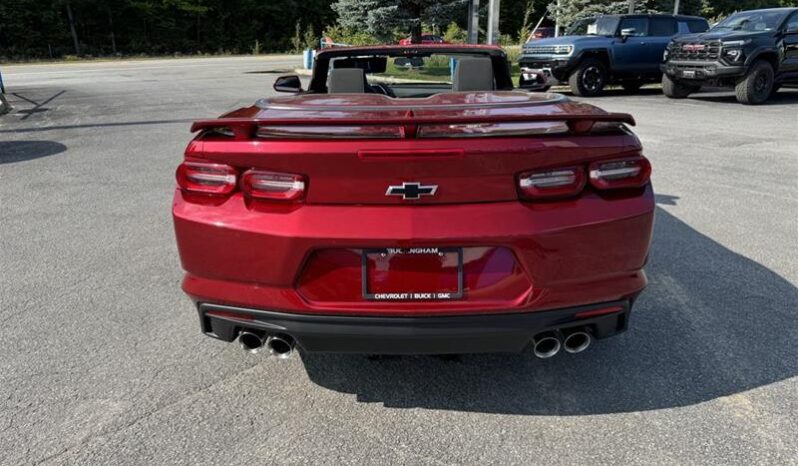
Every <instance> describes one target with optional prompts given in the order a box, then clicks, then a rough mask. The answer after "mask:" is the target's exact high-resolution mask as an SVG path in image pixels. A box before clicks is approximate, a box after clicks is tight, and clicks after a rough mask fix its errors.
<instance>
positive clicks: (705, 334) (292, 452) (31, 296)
mask: <svg viewBox="0 0 798 466" xmlns="http://www.w3.org/2000/svg"><path fill="white" fill-rule="evenodd" d="M298 62H299V59H298V58H286V57H270V58H257V59H254V58H220V59H192V60H168V61H143V62H125V63H96V64H72V65H38V66H13V67H4V68H3V72H4V76H5V79H6V84H7V86H8V88H9V92H11V93H12V94H10V95H9V97H10V100H11V102H12V104H13V105H14V106H15V107H16V110H15V112H14V113H12V114H10V115H6V116H3V117H0V400H2V404H1V405H0V450H2V452H3V454H2V455H0V463H2V464H8V465H17V464H27V463H45V464H60V463H82V464H167V463H187V464H211V463H232V464H256V463H261V464H270V463H327V464H335V463H366V462H368V463H405V464H418V463H430V464H451V463H497V464H511V463H516V464H529V463H547V464H588V463H616V464H617V463H649V464H653V463H657V464H660V463H674V464H690V463H699V462H700V463H715V464H730V463H735V464H751V463H762V464H764V463H770V464H785V463H793V464H798V419H796V417H795V413H796V412H798V345H796V342H795V336H796V335H798V319H797V318H796V317H798V288H796V286H798V247H796V245H797V244H798V239H797V237H798V234H797V232H798V181H796V176H795V174H796V173H798V145H797V144H796V137H797V136H796V135H798V117H797V116H796V115H798V91H788V92H784V93H782V94H781V95H780V96H779V97H778V99H776V100H775V101H774V102H773V103H772V104H771V105H767V106H762V107H757V108H750V107H742V106H740V105H737V104H736V103H734V100H733V98H732V96H731V94H730V93H720V94H705V95H701V96H699V97H696V98H691V99H689V100H686V101H681V102H673V101H668V100H666V99H665V98H664V97H662V96H661V95H658V94H657V93H656V92H649V93H646V94H644V95H642V96H624V95H620V94H618V95H614V96H611V97H607V98H601V99H596V100H594V101H593V102H595V103H597V104H599V105H602V106H604V107H606V108H608V109H612V110H619V111H629V112H631V113H633V114H634V115H635V116H636V117H637V119H638V121H639V126H638V129H637V131H638V133H639V135H640V137H641V139H642V140H643V143H644V145H645V147H646V153H647V154H648V156H649V157H650V158H651V159H652V161H653V164H654V167H655V177H654V183H655V187H656V190H657V192H658V193H659V196H658V200H659V209H658V212H657V214H658V217H657V226H656V232H655V240H654V247H653V251H652V255H651V261H650V266H649V276H650V278H651V285H650V287H649V289H648V291H647V292H646V293H645V294H644V295H643V297H642V298H641V299H640V301H639V303H638V308H637V311H636V315H635V317H634V319H633V329H632V330H631V331H630V332H628V333H627V334H625V335H623V336H621V337H619V338H615V339H612V340H607V341H603V342H600V343H598V344H596V345H594V346H593V347H592V348H591V349H590V350H589V351H587V352H586V353H583V354H581V355H579V356H570V355H563V356H558V357H556V358H554V359H552V360H546V361H541V360H537V359H535V358H534V357H532V356H528V355H523V356H521V355H518V356H467V357H462V358H460V359H459V360H454V361H446V360H441V359H437V358H428V357H418V358H397V359H385V360H378V361H372V360H368V359H366V358H363V357H357V356H314V357H305V358H299V357H294V358H292V359H290V360H287V361H280V360H275V359H268V358H267V357H265V356H261V355H257V356H251V355H247V354H244V353H243V352H242V351H240V350H239V349H238V347H237V345H228V344H224V343H221V342H217V341H214V340H211V339H209V338H206V337H203V336H201V335H200V334H199V331H198V325H197V318H196V314H195V312H194V310H193V308H192V306H191V304H190V303H189V301H188V299H186V298H184V297H183V295H182V293H181V292H180V290H179V282H180V278H181V271H180V265H179V263H178V259H177V254H176V251H175V246H174V240H173V234H172V227H171V222H170V217H169V208H170V198H171V192H172V187H173V183H174V181H173V169H174V167H175V166H176V165H177V163H178V161H179V160H180V159H181V151H182V149H183V147H184V145H185V143H186V142H187V140H188V138H189V133H188V123H189V121H190V120H192V119H194V118H198V117H208V116H214V115H217V114H219V113H221V112H223V111H226V110H228V109H230V108H233V107H235V106H238V105H242V104H248V103H250V102H252V101H253V99H254V98H255V97H256V96H262V95H264V94H269V93H271V85H272V83H273V81H274V78H275V76H277V74H274V73H272V72H273V71H275V70H277V71H279V70H280V69H290V68H293V66H294V64H295V63H298Z"/></svg>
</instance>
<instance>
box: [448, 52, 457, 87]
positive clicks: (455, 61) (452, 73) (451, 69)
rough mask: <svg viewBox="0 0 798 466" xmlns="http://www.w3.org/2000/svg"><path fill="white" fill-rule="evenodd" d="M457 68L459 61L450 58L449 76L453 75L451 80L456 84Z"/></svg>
mask: <svg viewBox="0 0 798 466" xmlns="http://www.w3.org/2000/svg"><path fill="white" fill-rule="evenodd" d="M455 67H457V59H456V58H451V57H450V58H449V74H451V78H450V79H451V80H452V82H454V69H455Z"/></svg>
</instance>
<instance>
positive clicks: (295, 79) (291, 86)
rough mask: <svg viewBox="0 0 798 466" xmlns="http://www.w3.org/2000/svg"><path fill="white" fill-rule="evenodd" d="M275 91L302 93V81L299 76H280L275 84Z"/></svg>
mask: <svg viewBox="0 0 798 466" xmlns="http://www.w3.org/2000/svg"><path fill="white" fill-rule="evenodd" d="M274 90H275V91H277V92H302V81H300V80H299V76H297V75H289V76H280V77H279V78H277V81H275V82H274Z"/></svg>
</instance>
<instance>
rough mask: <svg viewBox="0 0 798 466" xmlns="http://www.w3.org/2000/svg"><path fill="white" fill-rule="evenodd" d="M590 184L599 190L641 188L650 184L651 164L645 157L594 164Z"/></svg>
mask: <svg viewBox="0 0 798 466" xmlns="http://www.w3.org/2000/svg"><path fill="white" fill-rule="evenodd" d="M588 171H589V172H590V184H592V185H593V186H594V187H595V188H597V189H621V188H639V187H641V186H645V184H646V183H648V180H649V177H650V176H651V164H650V163H649V162H648V159H646V158H645V157H632V158H627V159H617V160H606V161H600V162H593V163H591V164H590V168H589V170H588Z"/></svg>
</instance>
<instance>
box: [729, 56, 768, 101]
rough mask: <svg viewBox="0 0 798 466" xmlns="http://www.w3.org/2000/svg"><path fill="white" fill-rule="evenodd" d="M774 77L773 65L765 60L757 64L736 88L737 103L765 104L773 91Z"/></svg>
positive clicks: (752, 66)
mask: <svg viewBox="0 0 798 466" xmlns="http://www.w3.org/2000/svg"><path fill="white" fill-rule="evenodd" d="M773 77H774V73H773V65H771V64H770V63H768V62H766V61H764V60H759V61H757V62H755V63H754V64H753V65H751V69H749V70H748V73H746V75H745V77H744V78H742V79H740V80H739V81H737V85H736V86H735V87H734V92H735V94H737V102H740V103H741V104H745V105H759V104H762V103H764V102H765V101H766V100H768V97H770V94H771V92H772V90H773Z"/></svg>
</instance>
